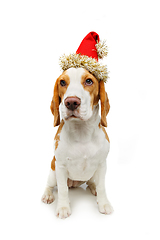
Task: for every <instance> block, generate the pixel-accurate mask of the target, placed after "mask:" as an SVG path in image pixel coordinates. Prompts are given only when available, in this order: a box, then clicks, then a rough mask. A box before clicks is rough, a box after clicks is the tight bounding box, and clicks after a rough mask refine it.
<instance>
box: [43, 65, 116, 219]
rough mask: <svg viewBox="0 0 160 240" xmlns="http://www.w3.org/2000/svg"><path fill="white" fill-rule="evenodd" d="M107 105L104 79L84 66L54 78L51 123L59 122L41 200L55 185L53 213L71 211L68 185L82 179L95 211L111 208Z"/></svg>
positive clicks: (48, 199) (49, 198)
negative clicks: (107, 181)
mask: <svg viewBox="0 0 160 240" xmlns="http://www.w3.org/2000/svg"><path fill="white" fill-rule="evenodd" d="M99 99H100V101H101V118H100V116H99ZM59 105H60V108H61V117H62V120H61V122H60V116H59ZM109 108H110V106H109V101H108V96H107V94H106V92H105V88H104V82H103V81H100V82H98V80H97V79H96V78H95V77H94V76H93V75H92V74H90V73H89V72H88V71H87V70H85V69H83V68H77V69H76V68H70V69H68V70H67V71H65V72H63V74H62V75H61V76H60V77H59V78H58V79H57V81H56V83H55V87H54V96H53V99H52V103H51V111H52V113H53V115H54V126H57V125H59V124H60V125H59V128H58V131H57V134H56V136H55V156H54V158H53V160H52V163H51V171H50V175H49V178H48V182H47V187H46V190H45V192H44V195H43V197H42V201H43V202H45V203H51V202H53V201H54V196H53V193H52V190H53V188H54V187H55V186H56V185H57V186H58V206H57V211H56V214H57V215H58V216H59V217H60V218H65V217H68V216H69V215H70V214H71V210H70V206H69V198H68V186H69V187H76V186H79V185H81V184H82V183H84V182H86V183H87V184H88V186H89V188H90V190H91V192H92V193H93V194H94V195H97V202H98V206H99V211H100V212H101V213H105V214H109V213H111V212H112V211H113V209H112V207H111V205H110V203H109V201H108V199H107V196H106V193H105V173H106V157H107V155H108V152H109V147H110V143H109V138H108V135H107V133H106V131H105V128H104V126H105V127H106V126H107V122H106V115H107V114H108V111H109ZM55 161H56V166H55Z"/></svg>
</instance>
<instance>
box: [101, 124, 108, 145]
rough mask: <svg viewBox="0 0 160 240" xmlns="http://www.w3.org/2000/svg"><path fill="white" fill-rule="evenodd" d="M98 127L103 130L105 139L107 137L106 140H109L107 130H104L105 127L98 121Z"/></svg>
mask: <svg viewBox="0 0 160 240" xmlns="http://www.w3.org/2000/svg"><path fill="white" fill-rule="evenodd" d="M99 128H101V129H102V131H103V132H104V134H105V137H106V139H107V141H108V142H110V141H109V137H108V134H107V132H106V130H105V128H104V127H103V126H102V125H101V124H100V123H99Z"/></svg>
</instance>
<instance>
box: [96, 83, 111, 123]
mask: <svg viewBox="0 0 160 240" xmlns="http://www.w3.org/2000/svg"><path fill="white" fill-rule="evenodd" d="M99 96H100V101H101V124H102V126H104V127H107V120H106V116H107V114H108V112H109V109H110V105H109V99H108V95H107V93H106V92H105V86H104V82H103V81H100V82H99Z"/></svg>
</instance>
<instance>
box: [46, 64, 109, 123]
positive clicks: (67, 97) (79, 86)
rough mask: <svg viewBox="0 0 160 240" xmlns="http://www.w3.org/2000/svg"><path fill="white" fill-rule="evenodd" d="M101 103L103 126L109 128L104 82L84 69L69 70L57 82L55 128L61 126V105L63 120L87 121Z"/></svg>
mask: <svg viewBox="0 0 160 240" xmlns="http://www.w3.org/2000/svg"><path fill="white" fill-rule="evenodd" d="M99 100H100V101H101V124H102V125H103V126H104V127H107V121H106V116H107V114H108V112H109V109H110V105H109V100H108V96H107V93H106V92H105V86H104V82H103V81H100V82H98V80H97V79H96V78H95V77H94V76H93V75H92V74H91V73H89V72H88V71H87V70H85V69H84V68H69V69H68V70H66V71H64V72H63V73H62V75H60V77H59V78H58V79H57V80H56V83H55V86H54V94H53V99H52V102H51V107H50V108H51V111H52V113H53V115H54V126H57V125H59V124H60V114H59V105H60V106H61V114H62V118H63V119H64V120H66V121H70V120H73V119H76V120H81V121H87V120H88V119H89V118H90V117H91V116H92V113H93V108H94V106H96V105H97V104H98V102H99Z"/></svg>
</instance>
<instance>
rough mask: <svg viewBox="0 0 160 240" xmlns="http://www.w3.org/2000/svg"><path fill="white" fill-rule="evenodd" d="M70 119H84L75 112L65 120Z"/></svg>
mask: <svg viewBox="0 0 160 240" xmlns="http://www.w3.org/2000/svg"><path fill="white" fill-rule="evenodd" d="M69 119H81V120H82V118H81V117H80V116H78V115H77V114H75V113H74V112H72V113H70V114H69V115H68V116H67V117H65V120H69Z"/></svg>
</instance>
